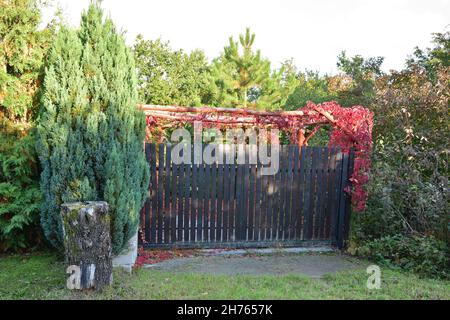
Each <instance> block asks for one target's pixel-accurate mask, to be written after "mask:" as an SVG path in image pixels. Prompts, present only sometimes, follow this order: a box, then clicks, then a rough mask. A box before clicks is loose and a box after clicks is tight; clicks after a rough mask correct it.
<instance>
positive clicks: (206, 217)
mask: <svg viewBox="0 0 450 320" xmlns="http://www.w3.org/2000/svg"><path fill="white" fill-rule="evenodd" d="M204 181H205V185H204V188H205V189H206V190H205V196H204V199H203V203H204V205H203V241H205V242H208V241H209V227H210V214H211V210H210V201H209V199H210V197H211V166H210V165H207V164H205V180H204Z"/></svg>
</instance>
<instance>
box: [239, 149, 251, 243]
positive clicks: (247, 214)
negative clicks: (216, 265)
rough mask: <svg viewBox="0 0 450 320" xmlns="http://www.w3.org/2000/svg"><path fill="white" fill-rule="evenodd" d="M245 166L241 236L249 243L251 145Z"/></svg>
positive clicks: (246, 153) (246, 151)
mask: <svg viewBox="0 0 450 320" xmlns="http://www.w3.org/2000/svg"><path fill="white" fill-rule="evenodd" d="M244 151H245V164H244V175H243V179H244V184H243V190H242V191H243V192H242V201H243V213H244V214H243V215H242V224H241V228H242V230H241V234H242V239H243V240H245V241H247V240H248V238H249V236H248V227H249V221H250V210H249V198H250V197H249V191H250V190H249V187H250V183H249V178H250V160H249V159H250V148H249V145H245V148H244Z"/></svg>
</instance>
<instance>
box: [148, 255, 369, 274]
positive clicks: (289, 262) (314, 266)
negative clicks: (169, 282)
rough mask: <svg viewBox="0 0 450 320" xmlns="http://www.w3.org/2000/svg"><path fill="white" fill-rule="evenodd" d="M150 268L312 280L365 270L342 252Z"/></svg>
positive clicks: (224, 258)
mask: <svg viewBox="0 0 450 320" xmlns="http://www.w3.org/2000/svg"><path fill="white" fill-rule="evenodd" d="M146 267H147V268H151V269H154V270H163V271H170V272H194V273H210V274H224V275H235V274H255V275H262V274H303V275H306V276H310V277H313V278H319V277H322V276H323V275H325V274H328V273H334V272H338V271H343V270H348V269H352V268H358V267H362V265H361V264H360V263H358V262H357V261H356V260H355V259H351V258H349V257H347V256H344V255H341V254H339V253H334V252H333V253H289V252H284V253H280V252H275V253H271V254H267V253H264V254H260V253H259V254H258V253H256V254H255V253H246V254H235V253H232V254H225V253H223V252H220V253H219V254H207V255H200V256H195V257H189V258H176V259H171V260H166V261H163V262H161V263H158V264H153V265H148V266H146Z"/></svg>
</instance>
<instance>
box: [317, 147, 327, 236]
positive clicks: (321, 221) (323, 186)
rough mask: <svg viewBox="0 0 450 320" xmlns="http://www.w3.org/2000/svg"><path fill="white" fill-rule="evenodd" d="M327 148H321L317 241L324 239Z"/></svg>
mask: <svg viewBox="0 0 450 320" xmlns="http://www.w3.org/2000/svg"><path fill="white" fill-rule="evenodd" d="M328 156H329V154H328V148H322V163H321V166H320V168H321V171H320V173H321V175H320V180H321V181H320V195H319V200H318V202H319V231H318V234H317V238H318V239H324V236H325V220H326V217H325V210H326V203H327V190H328V188H327V173H328Z"/></svg>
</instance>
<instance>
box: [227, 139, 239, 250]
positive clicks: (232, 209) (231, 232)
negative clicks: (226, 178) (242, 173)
mask: <svg viewBox="0 0 450 320" xmlns="http://www.w3.org/2000/svg"><path fill="white" fill-rule="evenodd" d="M232 147H233V148H234V151H232V150H231V149H230V152H233V153H234V152H235V151H236V149H235V146H234V145H232ZM236 176H237V167H236V163H235V158H234V159H233V162H232V164H231V165H230V205H229V214H228V238H229V240H230V241H236V212H237V211H238V210H236V207H237V201H236V193H237V185H236Z"/></svg>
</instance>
